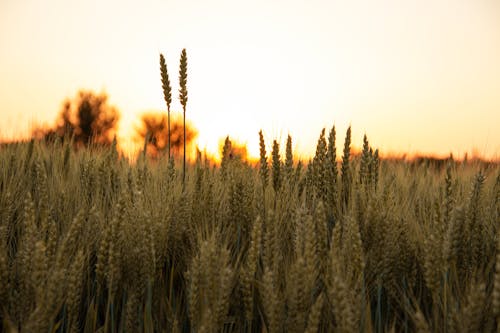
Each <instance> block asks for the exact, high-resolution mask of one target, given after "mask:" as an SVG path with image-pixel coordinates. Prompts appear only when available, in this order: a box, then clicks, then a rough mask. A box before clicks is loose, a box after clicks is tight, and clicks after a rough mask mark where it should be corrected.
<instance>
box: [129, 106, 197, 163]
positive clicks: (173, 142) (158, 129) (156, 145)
mask: <svg viewBox="0 0 500 333" xmlns="http://www.w3.org/2000/svg"><path fill="white" fill-rule="evenodd" d="M167 127H168V124H167V115H166V114H165V113H160V112H148V113H144V114H143V115H142V116H141V123H140V126H138V127H136V129H135V131H136V139H137V140H138V141H141V142H144V140H146V136H148V141H147V144H146V149H147V153H148V154H149V155H150V156H151V157H159V155H160V154H161V153H163V152H165V153H166V149H167V145H168V128H167ZM197 135H198V132H197V130H196V129H195V128H194V127H193V126H192V125H190V124H189V123H187V124H186V145H187V146H190V145H191V144H192V142H193V140H194V139H195V138H196V136H197ZM183 146H184V130H183V119H182V118H181V117H180V116H173V117H172V115H171V119H170V149H171V151H172V153H173V154H179V153H180V152H181V150H182V148H183Z"/></svg>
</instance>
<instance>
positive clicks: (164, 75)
mask: <svg viewBox="0 0 500 333" xmlns="http://www.w3.org/2000/svg"><path fill="white" fill-rule="evenodd" d="M160 74H161V87H162V89H163V98H164V99H165V103H167V113H168V121H167V123H168V124H167V130H168V142H167V154H168V159H169V160H170V104H171V103H172V88H171V86H170V80H169V78H168V71H167V63H166V62H165V57H164V56H163V54H161V53H160Z"/></svg>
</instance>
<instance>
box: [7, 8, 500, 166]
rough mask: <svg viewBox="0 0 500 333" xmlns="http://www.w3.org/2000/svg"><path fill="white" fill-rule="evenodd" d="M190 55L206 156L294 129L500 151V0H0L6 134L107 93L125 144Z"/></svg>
mask: <svg viewBox="0 0 500 333" xmlns="http://www.w3.org/2000/svg"><path fill="white" fill-rule="evenodd" d="M182 48H186V49H187V52H188V91H189V101H188V105H187V118H188V119H189V120H191V121H192V123H193V124H194V125H195V127H196V128H197V129H198V131H199V136H198V145H199V146H200V147H201V148H202V149H207V150H208V151H209V152H212V153H215V152H217V150H218V145H219V142H220V139H221V138H222V137H225V136H226V135H230V136H231V137H232V138H235V139H236V140H238V141H239V142H241V143H246V144H248V148H249V151H250V154H251V155H254V156H255V155H258V131H259V129H263V131H264V133H265V137H266V139H267V140H268V143H269V141H270V140H272V139H274V138H277V139H280V140H282V142H284V140H285V139H286V136H287V134H288V133H290V134H291V135H292V137H293V139H294V146H295V149H296V151H297V152H298V154H300V155H302V156H309V155H310V154H313V153H314V150H315V145H316V141H317V138H318V136H319V133H320V130H321V128H323V127H331V125H333V124H334V123H335V124H336V127H337V133H338V141H339V142H338V144H337V147H338V148H339V147H341V144H342V142H343V136H344V133H345V130H346V128H347V126H348V125H349V124H352V128H353V142H354V145H356V146H360V145H361V142H362V136H363V134H364V133H367V135H368V137H369V139H370V142H371V143H372V144H373V145H374V146H376V147H379V148H380V149H381V150H382V152H386V153H397V154H402V153H409V154H415V153H423V154H437V155H440V156H445V155H447V154H449V153H450V152H453V153H454V154H455V155H456V156H458V157H461V156H463V154H464V153H465V152H469V154H470V153H475V154H480V155H481V156H485V157H488V158H492V157H493V158H498V157H499V155H500V1H498V0H413V1H410V0H376V1H375V0H373V1H372V0H351V1H334V0H330V1H319V0H308V1H294V0H286V1H272V0H265V1H261V0H251V1H238V0H228V1H211V0H203V1H201V0H181V1H174V0H161V1H160V0H154V1H152V0H145V1H128V0H112V1H106V0H104V1H103V0H100V1H98V0H84V1H79V0H46V1H41V0H0V137H1V138H7V139H11V138H18V137H21V136H26V135H28V133H29V130H30V128H31V127H32V126H34V125H35V124H41V123H42V124H43V123H46V124H51V123H52V122H53V121H54V120H55V118H56V116H57V114H58V112H59V110H60V108H61V103H62V101H63V99H64V98H66V97H73V96H75V94H76V92H77V91H78V90H79V89H81V88H86V89H92V90H95V91H97V92H100V91H102V90H105V91H106V92H107V94H108V95H109V97H110V102H111V104H114V105H116V106H117V107H118V108H119V110H120V111H121V113H122V120H121V122H120V132H119V133H120V138H121V139H122V142H124V143H125V142H126V140H127V139H128V138H129V137H130V133H131V132H132V128H133V125H132V124H133V123H134V122H137V119H138V115H139V114H140V113H142V112H144V111H150V110H164V109H165V103H164V101H163V94H162V90H161V83H160V73H159V53H160V52H162V53H163V54H164V55H165V57H166V59H167V65H168V70H169V74H170V77H171V81H172V88H173V90H174V91H175V94H174V96H175V98H174V104H173V110H174V111H176V112H178V111H180V110H181V106H180V104H179V102H178V98H177V95H178V93H177V91H178V81H177V78H178V65H179V55H180V52H181V50H182Z"/></svg>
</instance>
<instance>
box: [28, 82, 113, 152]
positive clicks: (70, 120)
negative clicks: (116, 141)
mask: <svg viewBox="0 0 500 333" xmlns="http://www.w3.org/2000/svg"><path fill="white" fill-rule="evenodd" d="M119 118H120V116H119V112H118V110H117V108H116V107H114V106H112V105H109V104H108V96H107V95H106V94H105V93H100V94H96V93H94V92H92V91H89V90H80V91H79V92H78V94H77V96H76V97H75V98H74V99H73V100H70V99H66V100H65V101H64V104H63V107H62V110H61V112H60V114H59V117H58V119H57V121H56V125H55V126H54V127H53V128H35V129H34V130H33V133H32V135H33V137H35V138H37V139H47V140H51V139H54V138H57V137H60V138H63V137H71V136H72V137H73V141H74V143H75V145H77V146H88V145H89V144H90V143H95V144H99V145H110V144H111V143H112V142H113V137H114V136H115V134H116V127H117V123H118V120H119Z"/></svg>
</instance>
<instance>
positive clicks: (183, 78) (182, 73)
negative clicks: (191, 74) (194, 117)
mask: <svg viewBox="0 0 500 333" xmlns="http://www.w3.org/2000/svg"><path fill="white" fill-rule="evenodd" d="M179 85H180V89H179V99H180V101H181V104H182V111H183V123H182V124H183V129H184V131H183V132H184V140H183V141H184V159H183V163H182V184H185V183H186V103H187V100H188V91H187V53H186V49H182V52H181V63H180V68H179Z"/></svg>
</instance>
